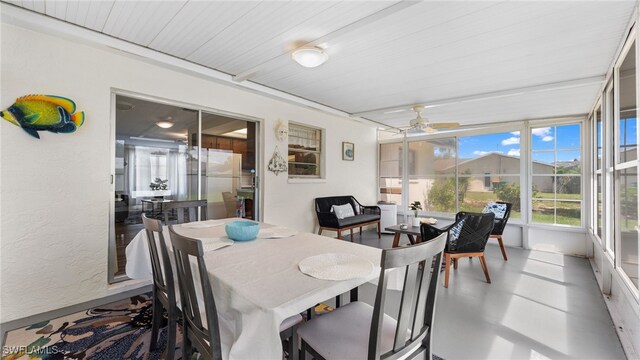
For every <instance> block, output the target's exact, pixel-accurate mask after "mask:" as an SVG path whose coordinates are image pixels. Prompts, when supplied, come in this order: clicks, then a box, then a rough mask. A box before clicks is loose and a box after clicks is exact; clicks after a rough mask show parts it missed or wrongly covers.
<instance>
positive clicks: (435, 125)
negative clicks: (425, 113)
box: [429, 122, 460, 129]
mask: <svg viewBox="0 0 640 360" xmlns="http://www.w3.org/2000/svg"><path fill="white" fill-rule="evenodd" d="M429 126H431V127H432V128H434V129H455V128H459V127H460V123H457V122H451V123H430V124H429Z"/></svg>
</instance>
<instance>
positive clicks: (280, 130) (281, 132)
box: [276, 119, 289, 141]
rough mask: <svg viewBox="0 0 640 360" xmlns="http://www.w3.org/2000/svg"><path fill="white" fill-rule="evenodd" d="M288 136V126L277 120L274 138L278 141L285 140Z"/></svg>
mask: <svg viewBox="0 0 640 360" xmlns="http://www.w3.org/2000/svg"><path fill="white" fill-rule="evenodd" d="M288 136H289V126H288V125H287V124H286V123H285V122H284V121H282V120H280V119H278V122H277V123H276V138H277V139H278V140H280V141H285V140H287V137H288Z"/></svg>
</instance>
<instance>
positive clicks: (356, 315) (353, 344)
mask: <svg viewBox="0 0 640 360" xmlns="http://www.w3.org/2000/svg"><path fill="white" fill-rule="evenodd" d="M372 317H373V307H371V306H370V305H369V304H366V303H363V302H361V301H356V302H352V303H349V304H347V305H344V306H342V307H340V308H337V309H335V310H334V311H332V312H330V313H327V314H324V315H321V316H319V317H317V318H314V319H313V320H311V321H308V322H306V323H305V324H304V325H302V326H300V327H299V328H298V336H300V338H301V339H303V340H304V341H306V342H307V344H309V345H310V346H311V347H312V348H313V349H314V350H315V351H317V352H318V354H320V355H322V357H324V358H325V359H327V360H332V359H336V360H352V359H353V360H361V359H366V358H367V354H368V351H369V350H368V348H369V331H370V330H371V318H372ZM395 330H396V321H395V320H394V319H393V318H392V317H390V316H389V315H386V314H385V315H384V320H383V323H382V340H381V343H380V350H381V351H380V353H381V354H384V353H386V352H388V351H390V350H391V349H392V348H393V340H394V337H395Z"/></svg>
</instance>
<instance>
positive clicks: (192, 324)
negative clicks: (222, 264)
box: [169, 225, 222, 360]
mask: <svg viewBox="0 0 640 360" xmlns="http://www.w3.org/2000/svg"><path fill="white" fill-rule="evenodd" d="M169 234H170V236H171V244H172V245H173V252H174V255H175V259H176V272H177V275H178V284H179V287H180V296H181V298H182V299H183V300H182V316H183V321H184V326H185V331H184V333H185V334H186V336H188V337H189V340H190V341H191V342H192V344H193V345H194V346H195V347H196V348H197V349H198V351H199V352H200V353H201V354H202V355H203V358H207V359H215V360H218V359H222V349H221V345H220V328H219V324H218V312H217V310H216V304H215V300H214V298H213V290H212V288H211V283H210V281H209V275H208V272H207V268H206V265H205V262H204V251H203V248H202V241H200V240H196V239H191V238H189V237H186V236H182V235H180V234H178V233H176V232H175V230H174V229H173V225H171V226H169ZM192 260H195V262H194V261H192ZM195 275H198V276H197V277H196V276H195ZM196 289H199V290H201V293H202V297H203V298H202V300H203V304H204V315H205V319H202V316H201V309H200V304H199V301H198V296H197V294H198V292H197V291H196ZM203 320H204V321H203ZM205 323H206V324H205Z"/></svg>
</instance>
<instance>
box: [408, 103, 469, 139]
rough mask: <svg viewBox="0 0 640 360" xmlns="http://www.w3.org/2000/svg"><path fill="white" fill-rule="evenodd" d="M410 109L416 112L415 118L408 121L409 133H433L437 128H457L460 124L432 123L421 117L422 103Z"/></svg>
mask: <svg viewBox="0 0 640 360" xmlns="http://www.w3.org/2000/svg"><path fill="white" fill-rule="evenodd" d="M411 110H413V111H414V112H415V113H416V118H415V119H413V120H411V121H410V122H409V128H408V129H407V132H408V133H410V134H435V133H437V132H438V130H437V129H449V128H457V127H459V126H460V124H458V123H454V122H452V123H432V122H429V121H428V120H426V119H424V118H422V111H423V110H424V106H423V105H414V106H413V107H412V108H411Z"/></svg>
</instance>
